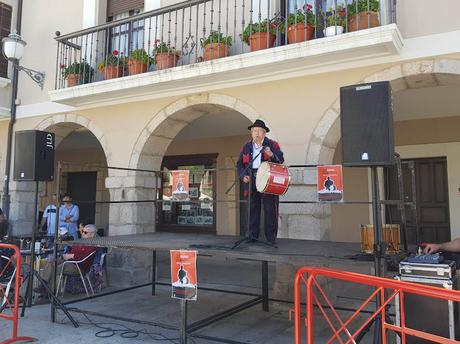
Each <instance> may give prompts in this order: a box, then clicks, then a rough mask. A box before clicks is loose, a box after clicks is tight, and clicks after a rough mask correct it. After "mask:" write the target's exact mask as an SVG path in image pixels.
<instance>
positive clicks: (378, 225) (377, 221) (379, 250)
mask: <svg viewBox="0 0 460 344" xmlns="http://www.w3.org/2000/svg"><path fill="white" fill-rule="evenodd" d="M371 177H372V216H373V219H374V252H375V255H374V256H375V261H374V267H375V275H376V276H378V277H384V269H383V268H382V263H383V262H382V261H383V259H382V258H383V254H384V248H383V240H382V239H383V238H382V216H381V214H380V192H379V177H378V171H377V167H376V166H373V167H371Z"/></svg>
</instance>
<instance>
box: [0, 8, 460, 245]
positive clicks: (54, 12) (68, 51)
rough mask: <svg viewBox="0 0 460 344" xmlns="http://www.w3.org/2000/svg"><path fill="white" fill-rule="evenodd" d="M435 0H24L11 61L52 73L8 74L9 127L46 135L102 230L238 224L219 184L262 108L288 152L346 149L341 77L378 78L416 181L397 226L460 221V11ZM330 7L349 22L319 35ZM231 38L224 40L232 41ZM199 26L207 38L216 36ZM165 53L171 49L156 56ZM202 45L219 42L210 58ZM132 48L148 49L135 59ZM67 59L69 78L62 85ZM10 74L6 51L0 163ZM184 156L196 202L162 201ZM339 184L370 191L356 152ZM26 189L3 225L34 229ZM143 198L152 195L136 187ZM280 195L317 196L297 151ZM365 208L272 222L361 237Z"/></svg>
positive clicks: (295, 214) (46, 188)
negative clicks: (18, 44) (387, 85)
mask: <svg viewBox="0 0 460 344" xmlns="http://www.w3.org/2000/svg"><path fill="white" fill-rule="evenodd" d="M2 4H5V5H7V6H9V7H10V8H11V11H10V13H11V20H10V22H9V24H10V30H13V28H14V27H15V20H16V19H15V18H16V17H17V13H16V10H15V9H17V1H3V2H2ZM375 4H377V9H376V10H375V9H374V10H375V11H376V12H377V13H378V14H377V16H378V22H377V24H375V25H374V24H372V23H371V22H372V20H374V19H372V18H371V13H372V12H374V11H373V8H372V6H375ZM350 6H351V7H350ZM360 6H361V7H362V6H365V7H366V9H365V10H364V17H362V18H363V19H360V20H361V22H364V24H365V27H363V28H362V29H359V30H357V29H353V25H356V24H355V23H353V22H350V20H351V16H352V14H353V11H354V12H359V11H360V10H361V7H360ZM331 7H332V9H331ZM432 7H433V3H432V2H429V1H415V0H405V1H390V0H380V1H375V0H374V1H371V0H370V1H367V0H366V1H361V0H359V1H358V2H356V1H355V2H352V1H346V2H345V1H339V0H337V1H310V0H305V1H298V2H295V1H286V2H280V1H262V3H261V2H259V4H254V3H253V2H247V1H245V0H239V1H235V2H231V1H219V2H216V1H204V0H201V1H192V2H186V3H179V2H176V1H159V0H144V1H141V0H139V1H121V0H118V1H117V0H113V1H111V0H75V1H71V2H66V6H63V5H62V3H61V1H56V0H40V1H33V2H24V4H23V9H22V29H21V35H22V37H23V39H24V40H25V41H26V42H27V47H26V52H25V54H24V57H23V58H22V60H21V61H20V64H21V65H24V66H27V67H29V68H33V69H36V70H40V71H44V72H45V73H46V80H45V87H44V89H43V90H40V88H39V87H37V86H36V85H35V84H34V83H33V82H32V81H31V80H30V79H28V76H27V75H25V74H24V73H20V77H19V82H18V98H17V104H18V106H17V120H16V123H15V124H14V127H13V130H14V131H20V130H31V129H38V130H45V131H51V132H54V133H55V134H56V143H57V148H56V168H57V167H58V162H60V169H59V171H60V172H61V173H60V178H61V190H59V192H60V193H61V194H62V193H63V192H70V193H72V194H73V196H74V199H76V200H77V201H81V206H82V207H83V208H84V210H83V213H84V215H83V216H86V217H92V218H94V219H95V221H96V224H97V225H98V226H99V227H101V228H104V229H105V231H106V233H109V234H110V235H119V234H132V233H145V232H153V231H162V230H163V231H176V232H178V233H180V232H183V231H188V232H194V233H215V234H218V235H239V234H240V233H244V230H245V226H246V224H245V223H246V222H245V209H244V206H245V203H244V202H242V201H244V199H243V197H242V195H241V193H240V187H239V183H236V185H235V186H233V187H231V186H232V184H233V183H234V182H235V180H236V173H235V164H236V160H237V157H238V154H239V150H240V147H241V146H242V144H243V143H244V142H246V140H248V138H249V131H248V130H247V127H248V125H250V124H251V123H252V122H253V121H254V120H255V119H257V118H261V119H263V120H264V121H265V122H266V123H267V125H268V127H269V128H271V132H270V134H269V137H271V138H273V139H275V140H277V141H278V142H279V143H280V145H281V147H282V149H283V151H284V155H285V158H286V164H287V165H305V164H308V165H314V164H333V163H334V164H335V163H338V164H340V163H341V139H340V99H339V90H340V87H342V86H346V85H353V84H359V83H367V82H374V81H390V82H391V85H392V90H393V97H394V121H395V122H394V140H395V146H396V151H397V152H398V153H399V154H400V156H401V159H402V160H403V162H404V164H403V166H405V167H404V168H405V170H404V171H405V173H406V177H405V182H406V185H407V188H408V189H407V190H406V192H407V195H406V197H409V198H406V200H411V199H410V197H411V195H412V189H410V188H409V186H410V187H412V184H411V182H412V177H411V173H412V172H413V173H414V176H415V177H414V180H415V184H414V186H415V188H416V191H417V192H416V194H417V200H416V203H417V210H416V211H415V212H416V213H417V216H415V215H414V211H413V210H412V209H408V210H407V213H408V221H409V227H408V230H409V231H410V233H409V239H410V241H411V242H413V243H415V242H417V241H443V240H448V239H450V238H455V237H458V236H459V235H460V215H459V212H458V211H457V210H458V209H459V206H460V191H459V190H460V177H459V176H460V157H459V155H458V153H455V152H458V149H459V148H460V130H459V129H460V97H458V94H460V92H459V91H460V23H459V22H458V20H457V19H456V16H455V14H456V13H457V11H455V9H458V10H460V4H459V3H458V2H457V1H454V0H448V1H445V2H444V3H443V4H442V6H440V7H437V8H436V10H435V12H436V15H433V9H432ZM353 8H354V10H353ZM345 9H346V10H345ZM367 10H369V14H367V13H368V11H367ZM292 13H294V14H295V13H298V15H297V17H296V16H289V14H292ZM299 13H300V14H299ZM429 14H430V16H429V18H430V20H426V19H425V18H427V17H428V15H429ZM349 17H350V18H349ZM2 18H3V17H2ZM331 18H332V19H331ZM291 19H292V20H293V22H292V20H291ZM358 21H359V20H358ZM264 22H265V26H264ZM303 22H307V23H308V24H310V27H311V28H308V25H307V26H305V28H304V29H297V30H298V31H295V32H296V34H297V35H298V36H294V41H292V40H290V38H289V37H288V32H289V29H287V27H288V25H289V24H294V25H296V24H302V23H303ZM331 22H332V23H333V24H331ZM334 24H342V25H343V26H344V27H345V32H344V33H343V34H341V35H335V34H334V35H326V33H325V32H323V30H325V29H326V27H327V26H328V25H329V26H331V25H332V26H338V25H334ZM362 24H363V23H362ZM267 27H269V28H270V29H267ZM245 30H246V31H245ZM267 30H268V31H271V32H272V34H273V35H274V36H276V38H273V39H274V42H273V47H269V48H267V49H262V48H261V46H263V45H264V44H268V45H270V44H272V42H271V40H272V38H270V36H268V37H267V36H265V38H263V39H262V41H261V42H258V43H253V45H254V46H256V45H257V49H256V48H254V47H253V48H252V49H251V46H250V45H248V44H246V43H245V40H247V41H248V42H251V40H252V38H253V37H254V36H257V34H258V33H259V32H263V31H267ZM309 30H310V31H311V30H312V32H313V33H308V31H309ZM57 31H59V33H57ZM334 31H335V30H334ZM5 32H6V31H5ZM245 32H250V33H249V36H248V35H246V36H245V35H244V34H245ZM334 33H337V32H336V31H335V32H334ZM213 35H214V36H213ZM302 36H303V37H302ZM210 37H211V38H210ZM229 37H230V39H231V43H232V44H231V46H230V47H226V46H224V43H227V45H230V44H228V43H230V42H229ZM209 38H210V39H209ZM207 39H208V41H206V40H207ZM207 43H214V45H213V47H212V48H210V50H209V49H208V50H206V49H205V46H206V44H207ZM213 50H214V51H213ZM251 50H254V51H251ZM179 51H180V52H179ZM160 53H166V55H167V56H166V57H165V58H166V59H167V60H165V61H166V62H165V61H163V60H161V61H160V59H159V57H158V55H159V54H160ZM213 53H214V54H216V53H217V54H218V55H220V56H221V57H220V58H215V59H212V58H211V57H212V56H214V57H215V55H213ZM136 54H137V55H136ZM136 58H137V59H138V60H141V61H142V62H147V66H146V67H145V66H142V65H140V67H139V66H138V67H132V66H130V64H131V63H130V62H129V61H130V60H131V61H132V60H135V59H136ZM153 60H155V63H152V62H153ZM174 65H175V66H174ZM108 66H112V67H114V68H115V71H112V70H109V68H107V67H108ZM76 68H79V69H77V73H76V74H79V78H78V80H77V81H76V84H75V85H74V86H72V84H71V81H70V79H71V78H72V77H71V76H70V74H72V73H71V72H72V70H73V71H75V70H76ZM131 68H138V69H137V70H135V69H131ZM11 73H12V70H11V67H10V69H9V71H7V74H6V75H5V76H6V77H3V78H0V86H3V87H2V88H1V89H0V110H1V111H0V142H1V144H0V170H1V171H2V172H3V171H5V157H6V150H7V144H6V142H7V136H8V125H9V108H10V106H11V104H10V97H11V83H10V82H9V79H8V77H10V76H11ZM114 73H115V74H114ZM376 130H379V128H376ZM15 154H20V152H13V156H14V155H15ZM107 167H120V168H126V169H125V170H123V169H112V168H107ZM181 169H187V170H189V171H190V178H191V179H190V188H191V190H190V191H191V196H192V201H193V202H191V203H190V204H187V206H186V207H183V205H179V204H175V203H173V204H170V203H168V202H165V201H167V200H169V196H170V193H169V192H170V186H171V183H170V182H171V181H170V179H169V173H168V172H169V171H171V170H181ZM152 171H155V172H152ZM391 173H392V172H391V171H389V170H388V171H382V172H381V179H380V180H381V193H382V194H384V195H385V194H386V195H387V197H389V198H391V197H392V196H394V193H393V191H394V185H395V183H396V182H395V180H394V178H392V177H391V176H392V174H391ZM344 184H345V191H344V195H345V199H346V200H350V201H353V200H359V201H368V200H369V199H370V173H369V170H368V169H367V168H345V170H344ZM56 188H57V185H56V182H48V183H41V185H40V209H44V208H45V206H46V204H47V203H48V202H49V201H50V199H51V195H52V194H53V193H54V192H56ZM34 190H35V186H34V183H29V182H15V181H13V180H11V181H10V194H11V207H10V214H9V219H10V222H11V225H12V230H13V233H15V234H25V233H29V232H30V230H31V228H32V218H33V199H34V197H33V194H34ZM168 190H169V191H168ZM392 190H393V191H392ZM92 200H96V201H101V202H102V203H98V204H91V202H90V201H92ZM146 200H151V201H152V202H135V201H146ZM157 200H162V202H158V201H157ZM282 200H286V201H314V200H316V174H315V169H312V168H292V169H291V186H290V188H289V190H288V192H287V194H286V195H285V196H283V197H282ZM106 201H115V202H116V203H110V204H109V203H104V202H106ZM209 201H210V202H209ZM83 216H82V217H83ZM415 218H417V219H418V224H417V226H416V225H415ZM384 221H385V222H388V223H392V222H397V221H398V212H397V211H395V209H389V208H388V209H385V212H384ZM368 223H372V211H371V209H370V207H369V206H368V205H356V204H343V205H333V206H330V205H324V204H305V203H303V204H301V203H299V204H291V203H289V204H282V205H281V207H280V222H279V224H280V229H279V237H284V238H296V239H313V240H332V241H351V242H359V241H360V225H361V224H368Z"/></svg>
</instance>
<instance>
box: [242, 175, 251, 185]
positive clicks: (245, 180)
mask: <svg viewBox="0 0 460 344" xmlns="http://www.w3.org/2000/svg"><path fill="white" fill-rule="evenodd" d="M249 180H250V179H249V176H244V177H243V183H246V184H247V183H249Z"/></svg>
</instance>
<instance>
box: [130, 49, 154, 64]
mask: <svg viewBox="0 0 460 344" xmlns="http://www.w3.org/2000/svg"><path fill="white" fill-rule="evenodd" d="M129 59H130V60H135V61H139V62H142V63H146V64H149V65H150V64H152V63H153V58H152V57H151V56H150V55H149V54H148V53H147V52H146V51H145V50H144V49H137V50H134V51H132V52H131V54H130V55H129Z"/></svg>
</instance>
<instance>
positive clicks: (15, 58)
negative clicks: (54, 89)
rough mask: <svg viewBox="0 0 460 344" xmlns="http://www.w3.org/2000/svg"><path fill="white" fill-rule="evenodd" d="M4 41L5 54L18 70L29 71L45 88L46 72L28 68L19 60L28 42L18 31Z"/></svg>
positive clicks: (33, 78)
mask: <svg viewBox="0 0 460 344" xmlns="http://www.w3.org/2000/svg"><path fill="white" fill-rule="evenodd" d="M2 43H3V54H5V57H6V58H7V59H8V61H11V62H12V63H13V67H14V69H15V70H16V69H17V70H18V71H19V70H22V71H24V72H25V73H27V75H28V76H30V77H31V78H32V80H33V81H35V82H36V83H37V84H38V85H39V86H40V88H41V89H42V90H43V85H44V83H45V73H42V72H37V71H36V70H33V69H30V68H26V67H23V66H20V65H19V60H20V59H21V58H22V55H23V54H24V50H25V47H26V45H27V43H26V42H25V41H23V40H22V38H21V36H20V35H18V34H17V33H16V32H13V33H10V34H9V35H8V37H5V38H3V39H2Z"/></svg>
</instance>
